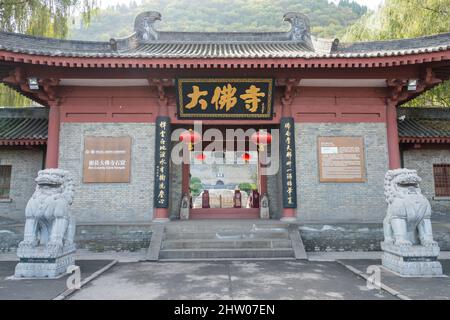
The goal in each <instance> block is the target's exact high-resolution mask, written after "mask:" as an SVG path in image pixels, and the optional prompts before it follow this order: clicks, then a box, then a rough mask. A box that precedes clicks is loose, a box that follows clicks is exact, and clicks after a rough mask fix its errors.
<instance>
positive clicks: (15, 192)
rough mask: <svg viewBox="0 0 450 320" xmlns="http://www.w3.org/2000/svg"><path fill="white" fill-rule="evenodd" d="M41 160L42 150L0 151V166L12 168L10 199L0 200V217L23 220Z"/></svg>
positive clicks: (41, 164)
mask: <svg viewBox="0 0 450 320" xmlns="http://www.w3.org/2000/svg"><path fill="white" fill-rule="evenodd" d="M43 160H44V151H43V150H38V149H35V150H27V149H16V148H14V149H6V148H5V149H3V148H2V149H0V165H11V166H12V168H11V188H10V199H6V200H0V217H2V218H8V219H13V220H18V221H24V220H25V207H26V205H27V202H28V200H29V199H30V197H31V196H32V195H33V192H34V190H35V187H36V184H35V182H34V178H36V176H37V173H38V171H39V170H41V169H42V166H43Z"/></svg>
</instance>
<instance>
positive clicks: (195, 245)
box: [161, 239, 292, 249]
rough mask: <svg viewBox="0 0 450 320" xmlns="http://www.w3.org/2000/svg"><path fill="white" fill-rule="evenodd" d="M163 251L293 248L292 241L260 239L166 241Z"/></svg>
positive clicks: (163, 244)
mask: <svg viewBox="0 0 450 320" xmlns="http://www.w3.org/2000/svg"><path fill="white" fill-rule="evenodd" d="M161 248H162V249H214V248H215V249H244V248H247V249H253V248H255V249H272V248H292V244H291V241H290V240H287V239H283V240H278V239H258V240H216V239H214V240H211V239H207V240H206V241H205V240H197V239H193V240H165V241H163V243H162V247H161Z"/></svg>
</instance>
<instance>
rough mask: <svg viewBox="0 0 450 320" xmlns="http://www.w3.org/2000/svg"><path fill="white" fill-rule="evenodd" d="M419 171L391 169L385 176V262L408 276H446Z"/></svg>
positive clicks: (382, 243)
mask: <svg viewBox="0 0 450 320" xmlns="http://www.w3.org/2000/svg"><path fill="white" fill-rule="evenodd" d="M421 180H422V179H421V178H420V177H419V176H418V175H417V171H416V170H409V169H395V170H389V171H388V172H387V173H386V176H385V179H384V193H385V196H386V202H387V203H388V209H387V214H386V217H385V219H384V221H383V230H384V241H383V242H381V249H382V250H383V256H382V265H383V266H384V267H386V268H387V269H389V270H391V271H393V272H396V273H398V274H400V275H401V276H406V277H427V276H442V266H441V263H440V262H439V261H437V258H438V256H439V246H438V244H437V242H436V241H434V240H433V231H432V228H431V220H430V218H431V206H430V202H429V201H428V200H427V198H425V197H424V196H423V195H422V192H421V190H420V188H419V183H420V181H421Z"/></svg>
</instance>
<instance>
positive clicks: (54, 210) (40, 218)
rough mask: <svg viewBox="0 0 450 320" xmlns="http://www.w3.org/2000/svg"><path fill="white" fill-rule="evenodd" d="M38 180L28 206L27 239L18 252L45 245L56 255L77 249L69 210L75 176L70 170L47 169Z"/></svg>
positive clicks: (26, 214)
mask: <svg viewBox="0 0 450 320" xmlns="http://www.w3.org/2000/svg"><path fill="white" fill-rule="evenodd" d="M35 181H36V183H37V186H36V190H35V192H34V194H33V196H32V197H31V199H30V200H29V201H28V203H27V206H26V208H25V218H26V221H25V231H24V240H23V241H22V242H21V243H20V244H19V248H18V255H19V256H21V255H22V256H23V255H25V256H26V255H27V252H28V253H29V252H30V251H32V250H33V249H34V248H37V247H45V251H46V252H47V254H48V255H50V256H52V257H56V256H58V255H59V254H61V253H62V252H63V251H69V250H73V249H74V243H73V241H74V236H75V221H74V218H73V217H72V216H71V215H70V213H69V207H70V205H71V204H72V200H73V184H72V178H71V176H70V174H69V172H68V171H66V170H62V169H45V170H41V171H39V173H38V176H37V178H36V179H35Z"/></svg>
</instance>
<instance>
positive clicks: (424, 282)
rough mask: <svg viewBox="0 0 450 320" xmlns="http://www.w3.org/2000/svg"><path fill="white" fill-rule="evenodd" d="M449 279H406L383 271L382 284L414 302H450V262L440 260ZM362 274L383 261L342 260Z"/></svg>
mask: <svg viewBox="0 0 450 320" xmlns="http://www.w3.org/2000/svg"><path fill="white" fill-rule="evenodd" d="M439 261H440V262H441V264H442V269H443V272H444V274H445V275H446V276H447V277H436V278H404V277H400V276H398V275H396V274H394V273H392V272H389V271H388V270H386V269H384V268H382V269H381V282H382V283H383V284H385V285H387V286H389V287H390V288H392V289H394V290H395V291H397V292H399V293H400V294H402V295H404V296H407V297H409V298H411V299H414V300H416V299H417V300H450V260H449V259H445V260H444V259H439ZM340 262H341V263H343V264H345V265H349V266H352V267H354V268H356V269H357V270H359V271H361V272H366V270H367V267H368V266H370V265H381V260H379V259H375V260H369V259H362V260H340Z"/></svg>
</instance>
